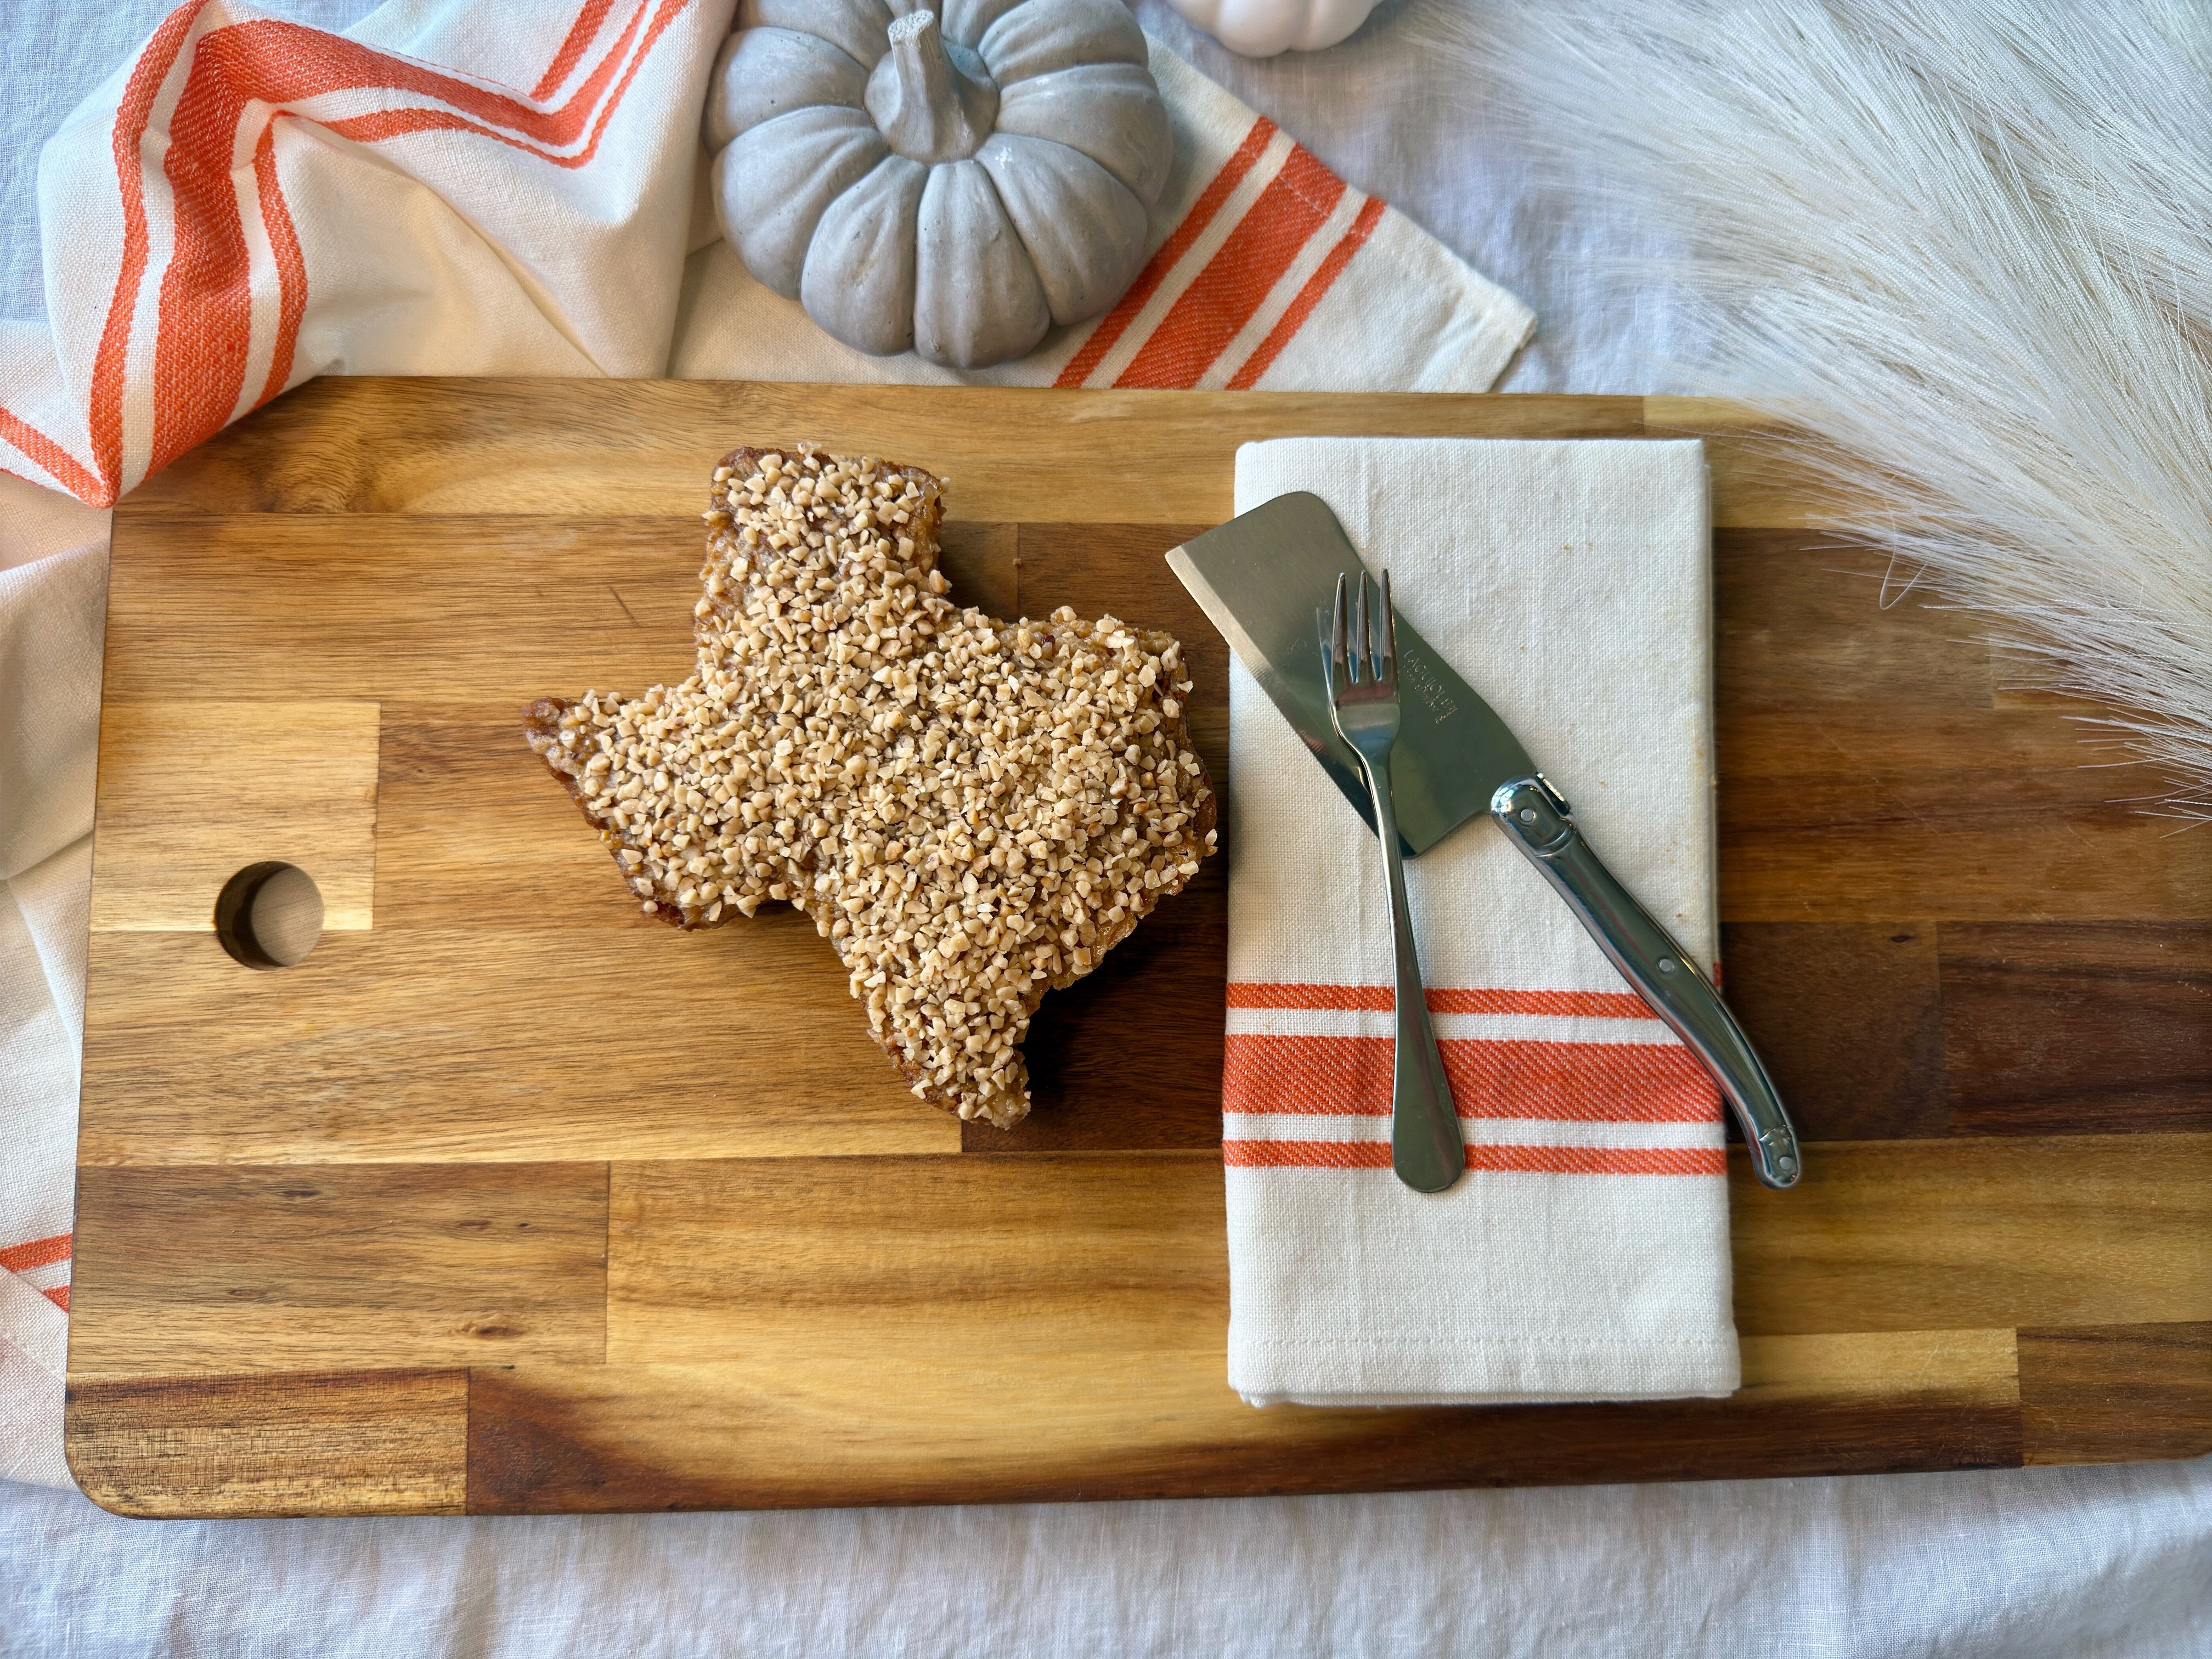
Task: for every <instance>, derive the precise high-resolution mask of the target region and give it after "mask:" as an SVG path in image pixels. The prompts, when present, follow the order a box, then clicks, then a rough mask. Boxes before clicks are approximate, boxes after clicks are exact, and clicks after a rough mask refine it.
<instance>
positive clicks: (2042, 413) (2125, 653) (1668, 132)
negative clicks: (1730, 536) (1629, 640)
mask: <svg viewBox="0 0 2212 1659" xmlns="http://www.w3.org/2000/svg"><path fill="white" fill-rule="evenodd" d="M1444 27H1445V33H1447V35H1448V37H1449V39H1448V40H1447V41H1446V42H1445V43H1444V44H1446V45H1447V46H1448V47H1449V49H1453V50H1458V51H1462V52H1470V53H1475V54H1480V58H1481V59H1482V60H1483V67H1484V71H1485V73H1484V78H1485V79H1486V80H1492V79H1494V80H1495V81H1496V82H1498V83H1499V84H1502V85H1504V86H1505V87H1507V88H1512V89H1513V93H1512V95H1513V96H1514V98H1515V99H1516V100H1518V102H1519V104H1520V109H1519V112H1518V113H1519V116H1520V118H1522V119H1523V120H1525V121H1526V122H1527V123H1528V125H1529V127H1530V129H1531V131H1532V132H1534V133H1535V134H1537V135H1539V136H1540V137H1542V138H1543V139H1544V141H1545V142H1546V143H1547V144H1548V145H1549V146H1551V147H1552V148H1553V149H1555V150H1556V152H1557V153H1559V155H1561V156H1562V157H1563V158H1567V157H1571V158H1572V159H1573V160H1574V161H1575V163H1576V164H1577V166H1580V167H1587V166H1588V165H1589V164H1590V163H1592V162H1595V163H1596V164H1598V165H1599V166H1600V167H1601V168H1603V169H1604V170H1605V171H1607V173H1611V174H1612V175H1613V176H1615V177H1616V178H1618V179H1619V180H1620V185H1621V187H1622V188H1624V189H1626V190H1631V191H1634V192H1635V193H1636V195H1637V197H1638V198H1639V200H1640V202H1641V203H1642V204H1643V210H1644V211H1645V212H1647V213H1650V214H1652V215H1654V216H1656V217H1657V218H1658V219H1659V220H1660V221H1661V222H1662V224H1663V225H1664V226H1665V227H1666V228H1669V229H1671V230H1672V231H1673V232H1674V234H1676V236H1677V237H1678V238H1679V240H1680V243H1681V245H1682V246H1684V247H1685V248H1686V249H1687V252H1686V255H1685V257H1684V260H1685V262H1684V265H1683V268H1682V269H1680V270H1676V271H1671V272H1669V273H1668V275H1669V276H1671V277H1673V278H1674V280H1676V281H1677V282H1680V283H1682V284H1683V285H1684V286H1685V287H1686V288H1687V289H1689V290H1690V291H1691V292H1692V293H1693V294H1694V295H1697V296H1698V298H1699V301H1701V302H1702V303H1703V305H1704V306H1705V307H1706V308H1707V310H1708V311H1709V313H1710V314H1709V315H1708V316H1707V317H1706V319H1705V324H1706V328H1707V331H1708V334H1709V337H1710V339H1711V343H1712V347H1711V349H1712V356H1711V360H1710V361H1709V362H1705V363H1704V364H1701V365H1696V366H1690V367H1691V368H1692V370H1693V372H1694V373H1695V374H1696V375H1697V378H1698V379H1699V381H1700V383H1701V384H1705V385H1707V386H1710V388H1711V390H1713V391H1715V392H1723V393H1726V394H1729V395H1731V396H1735V397H1737V398H1742V399H1744V400H1745V401H1747V402H1749V403H1752V404H1755V405H1757V406H1759V407H1761V408H1763V409H1766V410H1771V411H1774V412H1775V413H1777V414H1779V415H1782V416H1786V417H1788V418H1789V419H1790V420H1791V421H1792V422H1795V423H1796V424H1797V425H1799V426H1801V427H1802V428H1805V429H1806V430H1807V431H1808V433H1810V434H1811V435H1813V437H1814V444H1813V446H1812V449H1813V453H1814V459H1815V460H1816V462H1817V464H1819V465H1822V466H1823V467H1825V468H1826V469H1827V470H1829V471H1832V473H1833V475H1834V482H1835V483H1837V484H1838V486H1839V487H1841V488H1842V489H1843V490H1844V493H1846V494H1853V495H1861V496H1865V497H1869V498H1871V499H1874V500H1875V501H1877V502H1878V505H1877V507H1875V509H1874V510H1872V511H1870V512H1868V513H1863V514H1862V515H1860V516H1859V517H1858V518H1857V520H1856V522H1855V523H1853V524H1852V525H1851V526H1850V528H1851V529H1853V530H1855V531H1857V532H1859V533H1861V534H1863V535H1864V536H1866V537H1867V538H1869V539H1871V540H1873V541H1874V542H1875V543H1877V544H1881V545H1883V546H1886V547H1887V548H1888V549H1890V550H1892V551H1893V553H1894V554H1895V556H1897V557H1898V559H1899V561H1901V562H1905V563H1906V564H1907V565H1909V566H1911V567H1916V568H1918V569H1920V570H1923V571H1924V572H1925V574H1926V576H1927V578H1928V579H1929V581H1930V583H1931V584H1932V585H1933V586H1935V587H1936V588H1938V589H1939V590H1940V591H1941V592H1942V593H1944V594H1945V595H1946V596H1948V598H1949V599H1952V600H1953V601H1954V602H1956V603H1958V604H1960V605H1965V606H1968V607H1971V608H1972V609H1974V610H1976V611H1980V612H1982V613H1984V614H1985V615H1986V616H1989V617H1992V618H1994V619H1997V621H1998V623H1999V624H2000V625H1999V627H1998V629H1996V632H1997V634H1998V635H1999V637H2000V638H2001V639H2002V641H2004V642H2005V643H2006V644H2007V645H2008V646H2009V647H2011V648H2012V649H2013V650H2014V651H2015V652H2016V653H2018V654H2017V656H2016V658H2015V661H2017V662H2018V663H2019V664H2020V665H2021V668H2022V671H2023V677H2024V678H2028V679H2031V680H2033V682H2035V683H2038V684H2044V685H2046V686H2049V687H2051V688H2053V689H2057V690H2065V691H2068V692H2070V693H2074V694H2075V695H2079V696H2088V697H2093V698H2095V699H2097V700H2099V701H2100V702H2104V703H2106V705H2107V706H2109V707H2111V708H2112V709H2113V710H2114V711H2115V712H2114V714H2113V715H2112V720H2110V722H2109V723H2108V724H2109V725H2110V726H2111V727H2112V730H2113V731H2115V732H2117V733H2118V735H2119V737H2120V738H2121V739H2122V741H2123V743H2124V747H2125V749H2126V750H2128V751H2130V752H2131V753H2132V755H2133V756H2134V757H2136V758H2138V759H2140V760H2141V761H2142V762H2145V763H2148V765H2149V766H2151V767H2153V768H2154V769H2155V775H2156V776H2157V777H2158V778H2160V779H2161V780H2162V781H2163V782H2164V785H2165V793H2163V794H2158V793H2155V792H2154V793H2153V795H2152V796H2151V797H2150V799H2153V800H2154V803H2155V804H2154V806H2153V808H2152V810H2162V811H2170V812H2172V813H2175V814H2177V815H2179V816H2181V817H2190V818H2201V817H2208V816H2212V678H2208V671H2212V25H2208V23H2207V22H2206V21H2205V19H2204V16H2203V14H2202V13H2201V12H2198V11H2197V10H2195V9H2183V8H2181V7H2179V6H2163V5H2159V4H2155V3H2136V4H2132V5H2126V6H2121V5H2113V6H2106V7H2075V6H2068V5H2064V4H2033V3H2021V0H1948V3H1943V0H1836V3H1832V4H1828V5H1819V4H1814V3H1809V0H1799V3H1785V0H1708V3H1699V0H1657V3H1654V4H1650V5H1647V6H1644V7H1642V8H1639V9H1634V10H1632V11H1623V10H1618V9H1616V10H1612V11H1608V12H1607V13H1606V14H1603V15H1600V14H1597V13H1595V12H1588V11H1582V10H1577V9H1553V8H1549V7H1527V8H1520V9H1517V10H1516V11H1515V12H1513V13H1511V14H1510V15H1504V16H1501V17H1490V16H1487V15H1484V14H1481V13H1478V12H1474V11H1465V12H1460V13H1457V14H1454V15H1452V16H1451V17H1450V18H1449V20H1448V21H1447V22H1446V24H1445V26H1444ZM2115 793H2123V790H2120V789H2116V792H2115ZM2124 793H2128V794H2130V795H2141V794H2142V793H2143V791H2142V789H2140V788H2136V789H2124Z"/></svg>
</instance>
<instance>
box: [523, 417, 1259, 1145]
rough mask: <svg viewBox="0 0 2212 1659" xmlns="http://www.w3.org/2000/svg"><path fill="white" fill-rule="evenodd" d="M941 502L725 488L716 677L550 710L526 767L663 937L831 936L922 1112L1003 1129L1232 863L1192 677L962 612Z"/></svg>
mask: <svg viewBox="0 0 2212 1659" xmlns="http://www.w3.org/2000/svg"><path fill="white" fill-rule="evenodd" d="M943 516H944V495H943V490H942V488H941V486H940V484H939V480H938V479H936V478H935V477H932V476H931V475H930V474H929V473H927V472H926V471H922V470H921V468H919V467H912V466H901V465H894V464H892V463H890V462H884V461H878V460H874V459H866V458H862V459H857V460H854V459H845V458H842V457H840V456H836V455H829V454H825V453H822V452H821V451H819V450H817V449H815V448H813V447H811V446H808V445H804V444H800V445H793V446H789V447H783V448H779V449H768V450H763V449H740V450H738V451H736V452H735V453H732V454H731V455H730V456H728V457H727V458H726V459H724V460H723V462H722V463H721V464H720V465H719V466H717V467H716V468H715V469H714V484H713V489H712V492H711V495H710V506H709V508H708V513H707V514H706V518H707V525H708V535H707V563H706V568H705V569H704V571H703V572H702V581H703V584H704V586H705V590H706V591H705V592H704V594H703V595H702V597H701V599H700V600H699V602H698V605H697V607H696V613H695V614H696V618H697V623H696V629H694V632H695V633H696V637H697V640H698V646H699V659H698V668H697V671H696V672H695V673H693V674H692V676H691V678H689V679H687V680H685V681H684V683H683V684H680V685H672V686H654V687H653V688H652V689H651V690H647V692H645V693H644V694H643V695H642V696H615V695H610V694H608V693H606V692H601V691H587V692H586V693H585V694H584V695H583V696H580V697H574V698H566V697H558V698H549V699H547V700H545V701H544V702H538V703H536V704H534V705H532V708H531V709H530V711H529V714H528V716H527V726H526V735H527V737H528V739H529V743H530V746H531V747H532V749H533V750H536V751H537V752H538V755H539V756H541V757H543V758H544V761H545V763H546V764H547V765H548V766H550V768H551V769H553V773H554V775H555V776H556V777H557V778H558V779H559V780H560V781H561V782H562V785H563V786H564V787H566V788H567V789H568V793H569V794H570V795H571V796H573V797H574V799H575V800H576V802H577V804H578V805H580V806H581V807H582V808H583V810H584V815H585V817H587V818H589V819H590V820H591V822H592V823H593V824H594V825H596V826H597V827H598V829H599V838H600V840H601V841H602V842H605V844H606V846H607V848H608V849H609V850H610V851H611V852H612V853H613V854H614V856H615V860H616V862H617V864H618V865H619V866H620V867H621V870H622V873H623V877H624V878H625V879H626V880H627V881H628V883H629V888H630V890H631V892H632V893H633V894H634V895H635V898H636V901H637V902H638V903H640V904H641V906H642V908H643V909H644V911H645V913H646V914H647V915H655V916H659V917H661V918H663V919H664V920H665V921H670V922H672V923H674V924H676V925H677V926H678V927H713V926H715V925H716V924H718V923H720V922H723V921H728V920H729V919H730V918H731V917H732V916H733V915H744V916H750V915H753V914H754V912H755V911H756V910H757V908H759V906H760V905H761V903H762V902H763V901H769V900H781V901H785V902H789V903H791V904H793V905H795V906H797V907H798V908H799V909H800V910H802V911H804V912H805V914H806V915H809V916H811V917H812V918H813V920H814V925H815V927H817V929H819V930H820V932H821V933H822V935H823V938H825V939H829V941H830V943H831V944H832V945H834V946H835V947H836V951H837V953H838V955H839V957H842V959H843V962H844V964H845V967H846V969H847V970H848V972H849V973H850V975H851V984H852V990H853V995H854V997H855V998H856V999H858V1000H860V1001H861V1002H863V1003H864V1004H865V1005H866V1007H867V1011H868V1025H869V1029H870V1030H872V1031H873V1032H874V1034H875V1038H876V1041H877V1042H878V1043H880V1044H881V1045H882V1046H883V1048H884V1052H885V1053H886V1054H889V1055H890V1057H891V1060H893V1062H894V1063H895V1064H896V1066H898V1068H899V1070H900V1072H901V1073H902V1074H903V1075H904V1076H905V1078H906V1079H907V1082H908V1085H909V1086H910V1087H911V1088H912V1089H913V1091H914V1092H915V1094H916V1095H917V1096H919V1097H921V1098H922V1099H923V1100H926V1101H929V1102H932V1103H935V1104H937V1105H939V1106H943V1107H945V1108H948V1109H951V1110H953V1111H956V1112H957V1113H958V1114H959V1115H961V1116H962V1117H963V1118H979V1119H982V1120H984V1121H987V1122H991V1123H994V1124H997V1125H999V1126H1000V1127H1002V1128H1003V1127H1007V1126H1009V1125H1011V1124H1013V1123H1015V1122H1018V1121H1020V1119H1021V1118H1022V1117H1023V1116H1024V1115H1026V1114H1027V1112H1028V1111H1029V1105H1030V1098H1029V1074H1028V1070H1027V1067H1026V1066H1024V1063H1023V1060H1022V1054H1021V1046H1020V1045H1021V1041H1022V1038H1023V1036H1024V1034H1025V1033H1026V1032H1027V1030H1028V1029H1029V1022H1030V1016H1031V1015H1033V1014H1034V1013H1035V1012H1036V1008H1037V1005H1038V1003H1039V1002H1040V1001H1041V1000H1042V999H1043V997H1044V994H1045V993H1046V991H1048V990H1049V989H1054V988H1057V987H1063V986H1066V985H1068V984H1070V983H1072V982H1073V981H1075V980H1077V979H1079V978H1080V977H1082V976H1083V975H1085V974H1087V973H1089V972H1090V971H1091V969H1093V968H1095V967H1097V965H1098V962H1099V959H1100V958H1101V957H1103V956H1104V955H1105V954H1106V952H1107V951H1110V950H1112V949H1113V948H1114V946H1115V945H1117V944H1119V943H1120V942H1121V940H1123V939H1127V937H1128V936H1129V933H1131V931H1132V930H1133V929H1134V928H1135V927H1136V925H1137V923H1138V921H1139V920H1140V919H1141V918H1143V917H1144V916H1145V915H1146V914H1147V913H1149V912H1150V911H1151V909H1152V907H1153V906H1154V905H1155V904H1157V903H1158V902H1159V901H1160V900H1161V899H1162V898H1163V897H1164V896H1167V895H1168V894H1170V893H1173V892H1176V891H1178V890H1181V889H1182V887H1183V886H1184V884H1187V883H1188V881H1189V880H1190V879H1191V878H1192V877H1194V876H1195V875H1196V874H1197V873H1198V869H1199V863H1200V860H1202V859H1204V858H1205V857H1206V856H1207V855H1208V854H1211V853H1212V851H1213V848H1214V838H1215V830H1214V814H1215V807H1214V797H1213V792H1212V787H1211V786H1210V785H1209V783H1208V781H1207V779H1206V769H1205V767H1204V766H1203V765H1202V764H1201V763H1200V761H1199V758H1198V757H1197V755H1196V754H1194V752H1193V751H1192V749H1191V745H1190V739H1189V732H1188V726H1186V724H1185V721H1184V714H1183V701H1182V700H1183V699H1184V698H1185V697H1187V696H1188V695H1189V691H1190V680H1189V678H1188V674H1187V673H1186V672H1185V669H1184V664H1183V658H1182V647H1181V646H1180V645H1178V644H1177V643H1176V641H1175V640H1174V639H1173V638H1171V637H1170V636H1169V635H1165V634H1162V633H1158V632H1156V631H1152V630H1147V629H1138V628H1133V627H1130V626H1129V625H1127V623H1121V622H1119V621H1116V620H1115V618H1114V617H1101V618H1100V619H1099V620H1098V621H1097V622H1085V621H1082V620H1080V619H1079V618H1078V617H1076V615H1075V613H1074V612H1073V611H1067V610H1060V611H1054V613H1053V614H1052V615H1051V617H1048V618H1047V619H1046V620H1044V621H1042V622H1033V621H1029V620H1022V621H1017V622H1000V621H998V620H996V619H994V618H993V617H987V616H985V615H983V614H982V613H981V611H974V610H964V609H963V608H961V607H960V606H958V605H955V604H953V603H952V602H951V600H950V599H947V598H946V597H945V594H946V592H947V589H948V586H949V584H948V583H947V582H946V580H945V576H944V574H943V573H942V572H940V571H939V569H938V568H937V562H938V527H939V523H940V521H941V520H942V519H943Z"/></svg>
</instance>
